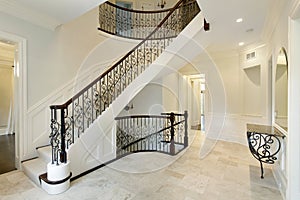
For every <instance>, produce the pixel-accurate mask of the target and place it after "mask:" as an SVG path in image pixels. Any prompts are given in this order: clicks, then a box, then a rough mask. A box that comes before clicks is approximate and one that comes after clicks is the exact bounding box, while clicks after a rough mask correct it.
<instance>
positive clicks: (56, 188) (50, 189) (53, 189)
mask: <svg viewBox="0 0 300 200" xmlns="http://www.w3.org/2000/svg"><path fill="white" fill-rule="evenodd" d="M41 186H42V188H43V189H44V190H45V191H46V192H47V193H48V194H60V193H63V192H65V191H67V190H68V189H69V187H70V179H69V180H67V181H66V182H64V183H61V184H55V185H52V184H49V183H46V182H45V181H44V180H42V181H41Z"/></svg>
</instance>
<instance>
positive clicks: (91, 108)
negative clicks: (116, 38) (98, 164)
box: [50, 0, 200, 165]
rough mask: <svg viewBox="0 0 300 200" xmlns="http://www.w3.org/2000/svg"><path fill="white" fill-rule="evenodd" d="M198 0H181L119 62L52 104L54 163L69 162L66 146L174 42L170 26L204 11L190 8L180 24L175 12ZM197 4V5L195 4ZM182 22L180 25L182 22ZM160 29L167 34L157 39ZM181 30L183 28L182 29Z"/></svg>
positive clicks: (185, 23) (181, 27) (51, 137)
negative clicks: (62, 99) (64, 101)
mask: <svg viewBox="0 0 300 200" xmlns="http://www.w3.org/2000/svg"><path fill="white" fill-rule="evenodd" d="M189 2H196V0H180V1H179V2H178V3H177V4H176V5H175V6H174V7H173V8H172V9H170V11H169V12H168V14H167V15H166V17H165V18H164V19H163V20H162V21H161V22H160V23H159V24H158V25H157V27H156V28H155V29H154V30H153V31H152V32H151V33H150V34H149V35H148V36H147V37H146V38H145V39H144V40H143V41H141V42H140V43H139V44H138V45H137V46H136V47H135V48H133V49H132V50H131V51H129V52H128V53H127V54H126V55H125V56H124V57H122V58H121V59H120V60H119V61H118V62H116V63H115V64H114V65H113V66H111V67H110V68H109V69H108V70H106V71H105V72H104V73H103V74H101V75H100V76H99V77H98V78H97V79H95V80H94V81H93V82H91V83H90V84H89V85H87V86H86V87H85V88H84V89H82V90H81V91H80V92H79V93H77V94H76V95H75V96H73V97H72V98H71V99H69V100H68V101H67V102H66V103H64V104H61V105H51V106H50V110H51V124H50V128H51V133H50V144H51V146H52V164H54V163H56V164H57V165H58V164H59V163H66V162H67V152H66V149H68V148H69V146H70V145H71V144H73V143H74V142H75V140H76V138H79V137H80V135H81V134H82V133H83V132H84V131H85V130H86V128H88V127H89V126H90V125H91V124H92V123H93V121H94V120H95V119H96V118H97V117H98V116H99V115H101V114H102V113H103V111H104V110H105V109H106V108H108V107H109V105H110V104H111V103H112V102H113V101H114V100H115V99H116V98H117V97H118V96H119V95H120V94H121V92H122V91H123V90H124V89H125V88H126V87H127V86H128V85H129V84H130V83H131V82H132V81H133V80H134V79H135V78H136V77H137V76H138V75H139V74H141V73H142V72H143V71H144V70H145V68H146V67H147V66H149V65H150V64H151V63H152V62H153V61H154V60H155V59H156V58H157V57H158V56H159V55H160V54H161V53H162V52H163V50H164V49H165V48H166V47H167V46H168V45H169V43H170V42H171V39H170V37H167V36H168V33H169V31H168V27H172V26H178V27H180V29H178V30H183V29H184V28H185V26H186V25H187V24H188V23H189V22H190V21H191V20H192V19H193V18H194V17H195V16H196V15H197V14H198V13H199V12H200V9H199V7H197V9H196V8H195V10H193V12H192V11H190V13H189V15H188V18H187V16H184V17H183V16H182V17H181V18H185V19H184V20H182V23H183V24H180V23H179V22H178V21H174V20H177V19H178V18H177V17H174V15H178V14H184V13H185V12H177V10H178V9H180V8H182V5H184V4H187V5H192V4H190V3H189ZM193 7H194V5H193ZM178 24H180V25H178ZM157 32H160V33H161V34H162V35H164V37H163V38H160V39H157V40H154V39H155V36H156V34H157ZM178 33H179V32H178Z"/></svg>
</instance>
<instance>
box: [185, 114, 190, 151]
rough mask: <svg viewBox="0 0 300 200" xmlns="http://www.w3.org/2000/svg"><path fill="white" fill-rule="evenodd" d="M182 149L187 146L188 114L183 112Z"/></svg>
mask: <svg viewBox="0 0 300 200" xmlns="http://www.w3.org/2000/svg"><path fill="white" fill-rule="evenodd" d="M184 121H185V123H184V147H187V146H188V145H189V137H188V112H187V111H184Z"/></svg>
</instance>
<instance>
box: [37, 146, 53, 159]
mask: <svg viewBox="0 0 300 200" xmlns="http://www.w3.org/2000/svg"><path fill="white" fill-rule="evenodd" d="M37 152H38V154H39V158H41V159H43V160H44V161H45V162H46V163H48V162H50V161H51V154H52V152H51V146H45V147H42V148H38V149H37Z"/></svg>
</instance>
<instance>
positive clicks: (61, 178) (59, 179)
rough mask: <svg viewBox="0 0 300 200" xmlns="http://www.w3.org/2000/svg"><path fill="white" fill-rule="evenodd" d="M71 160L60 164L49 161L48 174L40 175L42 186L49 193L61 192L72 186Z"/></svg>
mask: <svg viewBox="0 0 300 200" xmlns="http://www.w3.org/2000/svg"><path fill="white" fill-rule="evenodd" d="M71 176H72V173H71V172H70V162H69V161H68V162H67V163H61V164H59V165H56V164H51V162H50V163H48V165H47V174H42V175H40V181H41V187H42V188H43V189H44V190H45V191H46V192H47V193H48V194H60V193H63V192H65V191H67V190H68V189H69V187H70V178H71Z"/></svg>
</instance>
